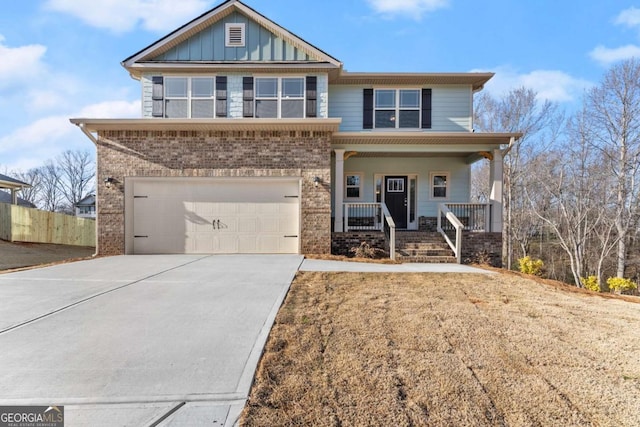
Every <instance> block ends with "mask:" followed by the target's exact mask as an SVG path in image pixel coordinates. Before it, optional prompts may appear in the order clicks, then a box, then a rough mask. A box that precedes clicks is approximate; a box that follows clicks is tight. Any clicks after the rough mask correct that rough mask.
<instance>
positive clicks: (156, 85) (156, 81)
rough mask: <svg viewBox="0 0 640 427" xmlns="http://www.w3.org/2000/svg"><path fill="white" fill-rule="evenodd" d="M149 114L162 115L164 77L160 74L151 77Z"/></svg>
mask: <svg viewBox="0 0 640 427" xmlns="http://www.w3.org/2000/svg"><path fill="white" fill-rule="evenodd" d="M151 84H152V87H153V89H152V92H151V102H152V104H153V105H152V107H151V116H153V117H164V79H163V78H162V76H153V77H151Z"/></svg>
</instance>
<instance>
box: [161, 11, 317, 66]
mask: <svg viewBox="0 0 640 427" xmlns="http://www.w3.org/2000/svg"><path fill="white" fill-rule="evenodd" d="M238 23H244V24H245V42H246V43H245V47H232V48H229V47H225V24H238ZM153 60H154V61H310V60H312V59H311V58H309V56H308V55H307V54H306V53H304V52H302V51H301V50H300V49H298V48H296V47H294V46H292V45H290V44H289V43H286V42H285V41H284V40H283V39H282V38H280V37H278V36H276V35H275V34H273V33H271V32H269V31H268V30H266V29H265V28H264V27H262V26H261V25H259V24H258V23H256V22H254V21H252V20H250V19H249V18H247V17H246V16H244V15H242V14H241V13H238V12H234V13H232V14H231V15H229V16H227V17H225V18H223V19H222V20H220V21H218V22H216V23H215V24H213V25H212V26H210V27H208V28H206V29H204V30H202V31H201V32H199V33H198V34H196V35H194V36H193V37H191V38H190V39H188V40H186V41H184V42H182V43H181V44H179V45H178V46H176V47H174V48H172V49H171V50H169V51H168V52H165V53H164V54H162V55H160V56H158V57H156V58H154V59H153Z"/></svg>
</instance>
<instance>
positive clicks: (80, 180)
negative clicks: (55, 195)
mask: <svg viewBox="0 0 640 427" xmlns="http://www.w3.org/2000/svg"><path fill="white" fill-rule="evenodd" d="M56 163H57V168H58V173H59V176H60V181H59V182H60V191H61V192H62V195H63V197H64V199H65V201H66V204H67V207H68V208H70V209H73V207H74V206H75V204H76V203H78V202H79V201H80V200H82V198H83V197H85V196H86V195H87V193H88V192H89V190H91V189H92V187H91V184H92V181H93V177H94V175H95V167H94V163H93V160H92V158H91V155H90V154H89V152H88V151H71V150H67V151H65V152H64V153H62V154H61V155H60V156H58V157H57V158H56Z"/></svg>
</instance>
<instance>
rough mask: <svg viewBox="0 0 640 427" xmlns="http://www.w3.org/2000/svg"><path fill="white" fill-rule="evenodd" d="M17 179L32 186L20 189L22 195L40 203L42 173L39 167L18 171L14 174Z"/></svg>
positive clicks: (26, 198)
mask: <svg viewBox="0 0 640 427" xmlns="http://www.w3.org/2000/svg"><path fill="white" fill-rule="evenodd" d="M13 175H14V176H15V178H16V179H19V180H20V181H22V182H26V183H27V184H29V185H31V187H26V188H22V189H21V190H20V197H21V198H22V199H24V200H26V201H28V202H31V203H33V204H34V205H38V198H39V195H40V191H41V188H40V187H41V185H42V173H41V170H40V169H39V168H32V169H29V170H28V171H26V172H22V171H17V172H14V174H13Z"/></svg>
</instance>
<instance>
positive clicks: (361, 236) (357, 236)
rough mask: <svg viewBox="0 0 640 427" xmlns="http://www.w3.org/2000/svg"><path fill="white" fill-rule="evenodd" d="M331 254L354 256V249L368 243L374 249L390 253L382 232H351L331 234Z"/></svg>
mask: <svg viewBox="0 0 640 427" xmlns="http://www.w3.org/2000/svg"><path fill="white" fill-rule="evenodd" d="M331 235H332V237H331V253H332V254H333V255H343V256H353V252H351V249H352V248H356V247H358V246H360V244H361V243H362V242H366V243H368V244H369V245H370V246H371V247H372V248H378V249H382V250H383V251H387V252H388V248H387V247H386V241H385V238H384V233H383V232H381V231H349V232H346V233H332V234H331Z"/></svg>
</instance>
